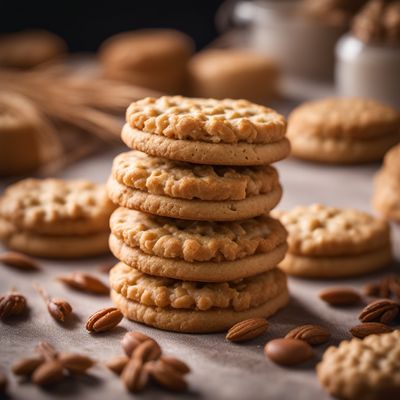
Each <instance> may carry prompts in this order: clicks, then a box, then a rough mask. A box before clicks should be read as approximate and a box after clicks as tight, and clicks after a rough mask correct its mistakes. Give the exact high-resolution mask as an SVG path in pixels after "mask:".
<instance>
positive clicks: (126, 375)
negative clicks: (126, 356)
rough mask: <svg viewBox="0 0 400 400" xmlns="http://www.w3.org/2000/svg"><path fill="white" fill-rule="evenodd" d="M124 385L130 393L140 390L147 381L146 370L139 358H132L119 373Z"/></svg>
mask: <svg viewBox="0 0 400 400" xmlns="http://www.w3.org/2000/svg"><path fill="white" fill-rule="evenodd" d="M121 379H122V381H123V382H124V385H125V387H126V388H127V389H128V390H129V391H130V392H132V393H137V392H140V391H141V390H143V389H144V387H145V386H146V384H147V382H148V379H149V377H148V372H147V370H146V369H145V368H143V364H142V362H141V361H140V360H138V359H135V358H132V359H131V360H129V362H128V363H127V364H126V366H125V368H124V370H123V371H122V374H121Z"/></svg>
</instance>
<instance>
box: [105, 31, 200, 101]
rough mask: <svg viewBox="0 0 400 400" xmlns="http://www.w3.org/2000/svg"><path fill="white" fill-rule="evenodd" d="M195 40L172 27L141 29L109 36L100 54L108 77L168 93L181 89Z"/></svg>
mask: <svg viewBox="0 0 400 400" xmlns="http://www.w3.org/2000/svg"><path fill="white" fill-rule="evenodd" d="M193 48H194V46H193V41H192V40H191V38H190V37H188V36H187V35H185V34H184V33H182V32H179V31H175V30H172V29H142V30H136V31H132V32H124V33H120V34H118V35H115V36H112V37H111V38H109V39H107V40H106V41H105V42H104V43H103V44H102V46H101V48H100V52H99V57H100V61H101V63H102V65H103V69H104V74H105V76H106V77H107V78H111V79H116V80H122V81H125V82H129V83H131V84H133V85H138V86H143V87H146V88H149V89H154V90H159V91H161V92H167V93H178V92H181V91H182V89H183V86H184V83H185V80H186V65H187V62H188V61H189V58H190V56H191V54H192V53H193Z"/></svg>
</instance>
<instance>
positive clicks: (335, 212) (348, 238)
mask: <svg viewBox="0 0 400 400" xmlns="http://www.w3.org/2000/svg"><path fill="white" fill-rule="evenodd" d="M272 215H273V216H274V217H276V218H279V219H280V221H281V222H282V223H283V225H284V226H285V228H286V229H287V230H288V232H289V238H288V242H289V251H290V252H291V253H294V254H301V255H310V256H318V255H321V256H327V255H332V256H335V255H338V256H339V255H351V254H362V253H367V252H370V251H373V250H376V249H379V248H382V247H384V246H388V245H389V244H390V230H389V225H388V224H387V222H385V221H383V220H380V219H377V218H375V217H373V216H372V215H370V214H367V213H364V212H361V211H358V210H353V209H340V208H336V207H328V206H324V205H322V204H313V205H311V206H308V207H303V206H298V207H295V208H294V209H292V210H290V211H287V212H285V211H273V212H272Z"/></svg>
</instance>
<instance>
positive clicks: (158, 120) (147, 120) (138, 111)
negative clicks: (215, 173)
mask: <svg viewBox="0 0 400 400" xmlns="http://www.w3.org/2000/svg"><path fill="white" fill-rule="evenodd" d="M126 120H127V122H128V124H129V125H130V126H131V127H132V128H133V129H138V130H141V131H144V132H148V133H153V134H156V135H163V136H166V137H168V138H172V139H184V140H195V141H204V142H210V143H238V142H245V143H271V142H276V141H278V140H280V139H282V138H283V137H284V135H285V131H286V121H285V118H284V117H283V116H282V115H280V114H278V113H277V112H275V111H274V110H272V109H270V108H267V107H264V106H260V105H257V104H253V103H250V102H249V101H247V100H231V99H225V100H215V99H196V98H187V97H181V96H172V97H170V96H163V97H160V98H158V99H156V98H152V97H147V98H145V99H142V100H139V101H136V102H134V103H132V104H131V105H130V106H129V108H128V110H127V112H126Z"/></svg>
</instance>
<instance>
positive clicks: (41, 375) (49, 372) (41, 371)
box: [32, 360, 64, 386]
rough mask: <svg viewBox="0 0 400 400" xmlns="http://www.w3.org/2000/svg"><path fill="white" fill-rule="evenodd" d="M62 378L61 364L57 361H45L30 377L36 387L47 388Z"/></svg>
mask: <svg viewBox="0 0 400 400" xmlns="http://www.w3.org/2000/svg"><path fill="white" fill-rule="evenodd" d="M63 378H64V371H63V367H62V365H61V363H60V362H59V361H57V360H53V361H46V362H45V363H43V364H42V365H40V366H39V367H38V368H37V369H36V370H35V372H34V373H33V375H32V382H33V383H35V384H36V385H40V386H47V385H51V384H53V383H57V382H59V381H60V380H62V379H63Z"/></svg>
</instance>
